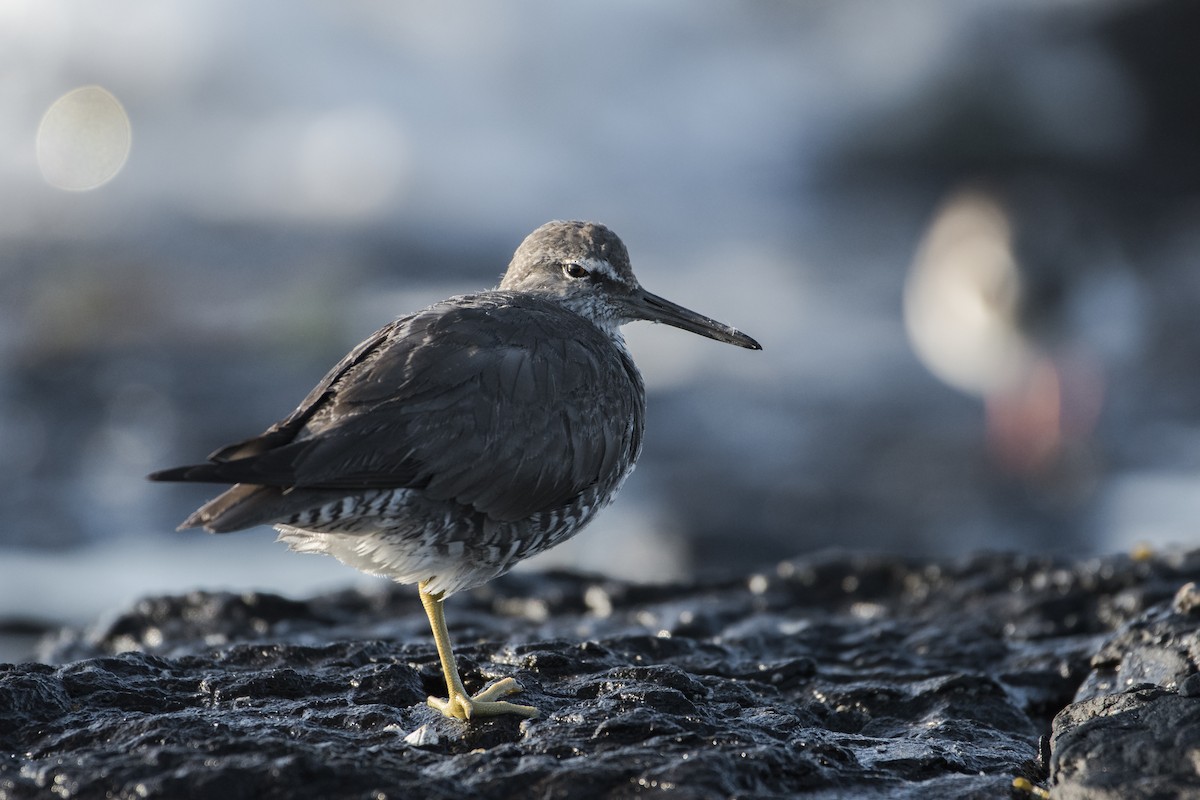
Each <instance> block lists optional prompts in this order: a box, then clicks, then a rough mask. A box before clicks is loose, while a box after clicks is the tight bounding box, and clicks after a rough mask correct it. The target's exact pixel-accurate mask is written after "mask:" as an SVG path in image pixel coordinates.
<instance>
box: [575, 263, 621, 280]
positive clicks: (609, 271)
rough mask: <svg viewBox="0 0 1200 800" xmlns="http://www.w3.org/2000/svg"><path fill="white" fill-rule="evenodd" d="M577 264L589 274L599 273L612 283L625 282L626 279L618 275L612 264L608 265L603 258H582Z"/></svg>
mask: <svg viewBox="0 0 1200 800" xmlns="http://www.w3.org/2000/svg"><path fill="white" fill-rule="evenodd" d="M577 263H578V264H579V266H581V267H583V268H584V269H586V270H587V271H588V272H593V273H599V274H601V275H603V276H604V277H606V278H608V279H609V280H610V281H617V282H618V283H624V282H625V281H624V279H623V278H622V277H621V276H620V275H618V274H617V271H616V270H615V269H613V266H612V264H610V263H608V262H607V261H605V260H604V259H602V258H581V259H579V261H578V262H577Z"/></svg>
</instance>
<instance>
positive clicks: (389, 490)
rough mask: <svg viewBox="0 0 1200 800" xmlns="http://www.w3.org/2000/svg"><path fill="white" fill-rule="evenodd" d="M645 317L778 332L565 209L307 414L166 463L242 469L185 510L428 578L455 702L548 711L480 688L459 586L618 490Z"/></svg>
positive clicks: (201, 473)
mask: <svg viewBox="0 0 1200 800" xmlns="http://www.w3.org/2000/svg"><path fill="white" fill-rule="evenodd" d="M637 319H644V320H651V321H655V322H665V323H667V324H670V325H674V326H676V327H679V328H683V329H684V330H689V331H692V332H695V333H699V334H702V335H704V336H708V337H710V338H713V339H717V340H719V341H724V342H729V343H731V344H736V345H739V346H741V347H748V348H752V349H755V350H757V349H759V346H758V343H757V342H755V341H754V340H753V339H751V338H750V337H748V336H746V335H745V334H743V333H740V332H738V331H736V330H734V329H733V328H730V327H729V326H727V325H723V324H721V323H719V322H716V321H714V320H711V319H708V318H707V317H702V316H700V315H699V314H696V313H695V312H692V311H688V310H687V309H685V308H681V307H680V306H677V305H675V304H673V303H671V302H669V301H667V300H664V299H662V298H661V297H656V296H655V295H652V294H650V293H649V292H647V291H645V290H644V289H642V287H641V286H640V285H639V284H638V282H637V279H636V278H634V276H633V270H632V268H631V267H630V264H629V254H628V253H627V252H626V250H625V245H623V244H622V243H621V240H620V239H618V238H617V236H616V234H614V233H613V232H612V231H610V230H609V229H608V228H606V227H604V226H603V225H597V224H595V223H590V222H549V223H547V224H545V225H543V226H542V227H540V228H538V229H537V230H536V231H534V232H533V233H531V234H530V235H529V236H528V237H526V239H525V241H524V242H522V243H521V246H520V247H519V248H517V252H516V254H515V255H514V256H513V260H512V263H510V264H509V267H508V271H507V272H506V273H505V274H504V279H503V281H501V283H500V287H499V288H498V289H495V290H493V291H487V292H480V293H478V294H470V295H464V296H462V297H452V298H450V299H449V300H444V301H442V302H441V303H437V304H436V305H433V306H430V307H429V308H427V309H425V310H424V311H418V312H417V313H415V314H410V315H408V316H406V317H401V318H400V319H398V320H396V321H395V322H393V323H391V324H390V325H387V326H385V327H383V328H381V329H380V330H379V331H377V332H376V333H375V334H374V335H372V336H371V337H370V338H369V339H367V340H366V341H365V342H363V343H362V344H360V345H359V346H358V347H356V348H354V349H353V350H352V351H350V353H349V354H348V355H347V356H346V357H345V358H343V359H342V360H341V361H340V362H339V363H338V364H337V366H335V367H334V368H333V369H332V370H330V371H329V374H327V375H326V376H325V378H324V379H323V380H322V381H321V382H320V383H319V384H317V387H316V388H315V389H313V390H312V391H311V392H310V393H309V395H308V397H306V398H304V402H302V403H301V404H300V406H299V407H298V408H297V409H296V410H295V411H293V412H292V413H291V414H290V415H289V416H288V417H286V418H285V419H283V420H281V421H280V422H278V423H277V424H275V425H272V426H271V427H270V428H269V429H267V430H266V432H264V433H263V434H262V435H260V436H256V437H254V438H253V439H247V440H246V441H244V442H239V443H237V444H233V445H229V446H228V447H223V448H221V449H220V450H218V451H217V452H215V453H213V454H212V455H211V456H210V457H209V461H208V462H207V463H204V464H198V465H195V466H189V467H179V468H177V469H169V470H164V471H163V472H158V473H155V474H154V475H151V476H150V477H151V478H153V479H155V480H166V481H209V482H216V483H232V484H234V486H233V487H231V488H230V489H228V490H227V491H226V492H224V493H223V494H221V495H220V496H218V497H216V498H214V499H213V500H210V501H209V502H208V503H205V504H204V505H203V506H202V507H201V508H200V509H199V510H197V511H196V512H195V513H194V514H192V515H191V516H190V517H188V518H187V520H185V521H184V523H183V525H182V526H181V527H183V528H191V527H204V528H206V529H207V530H210V531H213V532H216V533H224V532H227V531H235V530H241V529H243V528H248V527H251V526H254V525H263V524H269V525H274V526H275V527H276V529H277V530H278V531H279V538H280V539H281V540H283V541H285V542H287V544H288V545H289V546H290V547H291V548H292V549H294V550H299V551H301V552H311V553H326V554H329V555H332V556H335V557H336V558H338V559H339V560H341V561H343V562H345V563H347V564H349V565H351V566H353V567H357V568H358V569H361V570H364V571H366V572H370V573H373V574H376V575H382V576H385V577H388V578H392V579H393V580H396V581H399V582H401V583H417V584H418V591H419V594H420V597H421V602H422V603H423V605H424V607H425V611H426V613H427V614H428V615H429V621H430V625H431V627H432V630H433V635H434V640H435V641H436V642H437V647H438V654H439V657H440V659H441V663H442V670H443V672H444V675H445V678H446V686H447V692H448V695H449V696H448V697H447V699H445V700H441V699H438V698H430V700H429V703H430V705H432V706H433V707H435V708H437V709H439V710H440V711H442V713H444V714H446V715H447V716H451V717H456V718H460V719H467V718H470V717H472V716H482V715H492V714H521V715H525V716H532V715H536V714H537V710H536V709H534V708H532V707H530V706H522V705H516V704H514V703H510V702H507V701H503V700H498V699H497V698H500V697H503V696H505V695H508V694H512V693H514V692H518V691H520V690H521V688H520V686H519V685H518V684H517V683H516V682H515V681H513V680H512V679H505V680H502V681H499V682H497V683H495V684H493V685H492V686H490V687H488V688H486V689H484V690H483V691H481V692H479V693H477V694H475V695H473V696H468V695H467V692H466V689H465V688H464V687H463V684H462V679H461V677H460V676H459V674H458V668H457V666H456V665H455V661H454V654H453V651H452V649H451V647H450V638H449V633H448V631H447V628H446V621H445V615H444V612H443V610H442V601H443V600H444V599H445V598H446V597H447V596H449V595H450V594H453V593H454V592H457V591H461V590H463V589H467V588H470V587H472V586H477V585H479V584H481V583H483V582H484V581H487V580H489V579H491V578H494V577H495V576H497V575H500V574H502V573H504V572H506V571H507V570H508V569H510V568H511V567H512V566H513V565H514V564H516V563H517V562H518V561H520V560H521V559H523V558H528V557H529V556H531V555H534V554H535V553H539V552H541V551H542V550H545V549H546V548H548V547H552V546H553V545H555V544H557V543H558V542H560V541H562V540H563V539H565V538H567V537H569V536H571V535H573V534H574V533H576V532H577V531H579V529H580V528H582V527H583V526H584V525H586V524H587V522H588V521H589V520H590V519H591V518H592V516H593V515H594V514H595V513H596V511H598V510H599V509H600V508H602V507H603V506H604V505H606V504H607V503H608V502H609V501H611V500H612V498H613V497H614V496H615V495H616V493H617V490H618V489H620V488H621V484H622V483H623V482H624V481H625V478H626V477H627V476H628V475H629V473H630V471H631V470H632V469H633V465H634V463H635V462H636V461H637V458H638V454H639V453H640V452H641V449H642V427H643V420H644V417H645V390H644V388H643V386H642V378H641V375H639V374H638V371H637V368H636V367H634V365H633V360H632V359H631V358H630V357H629V353H628V351H627V350H626V349H625V341H624V339H622V338H621V332H620V326H621V325H623V324H625V323H626V322H631V321H633V320H637Z"/></svg>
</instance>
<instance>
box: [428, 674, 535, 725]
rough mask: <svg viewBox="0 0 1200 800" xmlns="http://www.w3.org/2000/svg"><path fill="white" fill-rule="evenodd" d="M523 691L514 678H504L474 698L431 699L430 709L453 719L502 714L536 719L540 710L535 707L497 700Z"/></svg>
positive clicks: (461, 695) (463, 695)
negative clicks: (434, 709)
mask: <svg viewBox="0 0 1200 800" xmlns="http://www.w3.org/2000/svg"><path fill="white" fill-rule="evenodd" d="M520 691H522V689H521V684H519V683H517V682H516V681H515V680H513V679H512V678H502V679H501V680H498V681H496V682H495V683H493V684H492V685H491V686H488V687H487V688H485V689H484V690H483V691H481V692H479V693H477V694H475V695H474V696H472V697H467V695H465V694H457V693H454V694H451V695H450V697H449V698H448V699H446V700H442V699H441V698H440V697H430V698H429V700H428V703H429V705H430V707H432V708H436V709H437V710H438V711H440V712H442V713H443V714H445V715H446V716H447V717H451V718H453V719H472V718H473V717H497V716H500V715H502V714H516V715H518V716H521V717H536V716H537V715H538V710H537V709H536V708H534V707H533V706H522V705H518V704H517V703H510V702H508V701H507V700H497V699H496V698H497V697H506V696H507V695H510V694H516V693H517V692H520Z"/></svg>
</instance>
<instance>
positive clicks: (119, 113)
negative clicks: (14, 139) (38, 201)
mask: <svg viewBox="0 0 1200 800" xmlns="http://www.w3.org/2000/svg"><path fill="white" fill-rule="evenodd" d="M132 142H133V131H132V126H131V125H130V122H129V115H128V114H126V113H125V109H124V107H122V106H121V103H120V101H118V100H117V98H115V97H113V95H112V94H111V93H110V92H109V91H108V90H107V89H104V88H102V87H100V86H81V87H79V88H78V89H72V90H71V91H69V92H67V93H66V94H64V95H63V96H62V97H60V98H58V99H57V100H55V101H54V103H53V104H52V105H51V106H50V108H49V109H47V110H46V113H45V114H44V115H42V121H41V124H39V125H38V131H37V162H38V167H39V168H40V169H41V171H42V177H43V178H45V179H46V182H47V183H49V184H50V185H51V186H55V187H57V188H59V189H65V190H67V191H74V192H83V191H87V190H89V189H95V188H97V187H99V186H103V185H104V184H105V183H107V182H108V181H110V180H112V179H113V177H115V176H116V174H117V173H118V172H120V171H121V168H122V167H123V166H125V161H126V159H128V158H129V149H130V146H131V145H132Z"/></svg>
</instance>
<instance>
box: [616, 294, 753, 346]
mask: <svg viewBox="0 0 1200 800" xmlns="http://www.w3.org/2000/svg"><path fill="white" fill-rule="evenodd" d="M631 307H632V311H633V312H634V313H635V314H636V315H637V316H638V318H639V319H644V320H649V321H650V322H662V323H664V324H666V325H671V326H674V327H676V328H681V329H682V330H685V331H689V332H691V333H698V334H700V335H701V336H707V337H708V338H709V339H716V340H717V341H718V342H725V343H727V344H736V345H737V346H738V347H745V348H746V349H747V350H762V345H760V344H759V343H758V342H756V341H754V340H753V339H751V338H750V337H749V336H747V335H746V334H744V333H742V332H741V331H739V330H738V329H737V328H731V327H730V326H728V325H726V324H725V323H723V322H717V321H716V320H715V319H709V318H708V317H706V316H704V315H703V314H697V313H696V312H695V311H692V310H690V309H687V308H684V307H683V306H681V305H676V304H675V303H672V302H671V301H670V300H667V299H665V298H662V297H659V296H658V295H656V294H651V293H650V292H647V291H646V290H645V289H642V290H641V292H640V293H639V294H638V295H635V296H634V298H633V301H632V303H631Z"/></svg>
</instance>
